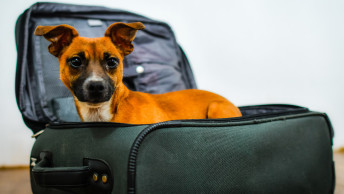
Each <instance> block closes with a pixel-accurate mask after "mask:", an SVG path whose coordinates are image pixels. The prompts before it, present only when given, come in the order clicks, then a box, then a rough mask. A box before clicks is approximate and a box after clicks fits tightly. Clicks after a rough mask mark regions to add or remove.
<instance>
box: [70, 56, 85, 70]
mask: <svg viewBox="0 0 344 194" xmlns="http://www.w3.org/2000/svg"><path fill="white" fill-rule="evenodd" d="M69 63H70V64H71V66H72V67H74V68H78V67H80V66H81V64H82V63H81V59H80V57H73V58H71V59H70V61H69Z"/></svg>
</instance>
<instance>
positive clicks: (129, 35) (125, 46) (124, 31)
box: [105, 22, 145, 56]
mask: <svg viewBox="0 0 344 194" xmlns="http://www.w3.org/2000/svg"><path fill="white" fill-rule="evenodd" d="M144 28H145V26H144V25H143V24H142V23H141V22H135V23H122V22H118V23H114V24H112V25H110V26H109V27H108V29H107V30H106V31H105V36H107V37H110V38H111V40H112V42H113V43H114V44H115V45H116V46H117V47H118V48H120V49H121V50H122V52H123V55H124V56H125V55H129V54H130V53H131V52H132V51H133V50H134V45H133V43H132V42H133V40H134V38H135V35H136V32H137V30H142V29H144Z"/></svg>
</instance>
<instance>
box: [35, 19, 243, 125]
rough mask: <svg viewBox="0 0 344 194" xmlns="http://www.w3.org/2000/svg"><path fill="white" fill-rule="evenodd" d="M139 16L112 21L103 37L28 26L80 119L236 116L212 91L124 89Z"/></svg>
mask: <svg viewBox="0 0 344 194" xmlns="http://www.w3.org/2000/svg"><path fill="white" fill-rule="evenodd" d="M144 28H145V26H144V25H143V24H142V23H140V22H135V23H122V22H118V23H113V24H112V25H110V26H109V27H108V28H107V30H106V31H105V36H104V37H99V38H86V37H80V36H79V34H78V32H77V30H76V29H74V28H73V27H72V26H69V25H66V24H62V25H57V26H38V27H37V28H36V30H35V32H34V34H35V35H37V36H43V37H44V38H46V39H47V40H48V41H50V42H51V44H50V45H49V47H48V50H49V52H50V53H51V54H52V55H54V56H56V57H57V58H58V60H59V63H60V78H61V80H62V82H63V83H64V85H65V86H66V87H67V88H68V89H69V90H70V91H71V92H72V94H73V97H74V101H75V105H76V109H77V112H78V114H79V116H80V118H81V120H82V121H85V122H102V121H103V122H117V123H129V124H151V123H158V122H163V121H169V120H183V119H216V118H229V117H240V116H241V112H240V110H239V109H238V108H237V107H236V106H234V105H233V104H232V103H231V102H230V101H228V100H227V99H225V98H224V97H222V96H219V95H217V94H214V93H211V92H208V91H203V90H197V89H188V90H182V91H175V92H169V93H164V94H148V93H142V92H136V91H131V90H129V89H128V88H127V87H126V86H125V85H124V84H123V82H122V79H123V58H124V57H125V56H126V55H129V54H130V53H131V52H132V51H133V49H134V45H133V40H134V38H135V36H136V32H137V31H138V30H143V29H144Z"/></svg>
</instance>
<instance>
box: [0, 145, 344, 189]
mask: <svg viewBox="0 0 344 194" xmlns="http://www.w3.org/2000/svg"><path fill="white" fill-rule="evenodd" d="M334 160H335V162H336V183H337V185H336V190H335V194H344V152H340V153H339V152H336V153H335V154H334ZM0 193H1V194H31V188H30V177H29V169H28V168H19V169H0Z"/></svg>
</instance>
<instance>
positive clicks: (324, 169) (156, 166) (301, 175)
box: [16, 3, 335, 194]
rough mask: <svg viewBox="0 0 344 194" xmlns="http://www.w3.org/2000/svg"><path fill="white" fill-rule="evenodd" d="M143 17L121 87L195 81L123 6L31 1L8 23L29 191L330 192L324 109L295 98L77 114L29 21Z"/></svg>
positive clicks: (87, 31)
mask: <svg viewBox="0 0 344 194" xmlns="http://www.w3.org/2000/svg"><path fill="white" fill-rule="evenodd" d="M119 21H121V22H134V21H140V22H142V23H144V25H145V26H146V29H145V30H143V31H140V32H138V33H137V38H136V39H135V40H134V44H135V50H134V52H133V53H132V54H130V55H128V56H127V57H126V58H125V61H124V82H125V84H126V85H127V86H128V88H130V89H132V90H137V91H143V92H149V93H164V92H168V91H175V90H181V89H189V88H196V83H195V81H194V77H193V74H192V71H191V68H190V65H189V63H188V60H187V58H186V56H185V54H184V52H183V50H182V49H181V48H180V46H179V45H178V43H177V42H176V40H175V37H174V35H173V31H172V30H171V28H170V27H169V26H168V25H167V24H166V23H163V22H159V21H155V20H152V19H149V18H147V17H144V16H141V15H138V14H134V13H130V12H127V11H123V10H117V9H109V8H105V7H96V6H81V5H69V4H56V3H36V4H34V5H32V6H31V7H30V8H29V9H27V10H26V11H25V12H24V13H23V14H22V15H21V16H20V17H19V18H18V21H17V24H16V45H17V52H18V60H17V72H16V98H17V103H18V107H19V109H20V111H21V113H22V117H23V120H24V122H25V124H26V125H27V126H28V127H29V128H30V129H31V130H32V131H33V133H34V135H33V137H35V138H36V141H35V143H34V146H33V148H32V152H31V159H30V178H31V187H32V192H33V193H35V194H50V193H51V194H66V193H92V194H97V193H101V194H107V193H264V194H266V193H286V194H290V193H302V194H304V193H333V192H334V185H335V174H334V163H333V153H332V139H333V129H332V127H331V123H330V120H329V118H328V117H327V116H326V114H325V113H320V112H314V111H311V110H309V109H307V108H304V107H300V106H295V105H281V104H280V105H257V106H245V107H240V110H241V112H242V114H243V116H242V117H238V118H227V119H213V120H212V119H203V120H178V121H168V122H162V123H156V124H151V125H130V124H124V123H106V122H94V123H91V122H80V119H79V117H78V115H77V113H76V110H75V107H74V102H73V99H72V96H71V94H70V93H69V91H68V90H67V89H66V88H65V86H63V84H62V82H61V81H60V80H59V65H58V61H57V59H56V58H54V57H53V56H52V55H50V54H49V53H48V50H47V47H48V44H49V43H48V41H46V40H45V39H43V38H41V37H36V36H34V35H33V31H34V30H35V27H36V26H37V25H58V24H69V25H72V26H74V27H76V29H77V30H78V31H79V33H80V35H81V36H88V37H97V36H103V33H104V31H105V29H106V28H107V26H108V25H110V24H111V23H113V22H119Z"/></svg>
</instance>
